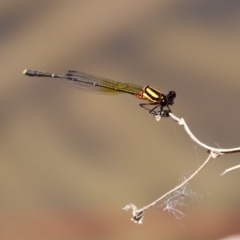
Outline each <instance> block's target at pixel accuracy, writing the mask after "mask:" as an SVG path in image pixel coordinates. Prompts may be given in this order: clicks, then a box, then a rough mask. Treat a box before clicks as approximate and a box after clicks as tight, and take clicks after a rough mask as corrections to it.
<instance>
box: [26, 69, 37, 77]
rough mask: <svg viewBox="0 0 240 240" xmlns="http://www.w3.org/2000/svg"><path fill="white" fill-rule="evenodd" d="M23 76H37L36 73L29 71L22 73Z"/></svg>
mask: <svg viewBox="0 0 240 240" xmlns="http://www.w3.org/2000/svg"><path fill="white" fill-rule="evenodd" d="M23 74H25V75H27V76H37V71H32V70H29V69H25V70H24V71H23Z"/></svg>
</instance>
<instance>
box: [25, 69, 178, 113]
mask: <svg viewBox="0 0 240 240" xmlns="http://www.w3.org/2000/svg"><path fill="white" fill-rule="evenodd" d="M23 73H24V74H25V75H27V76H31V77H50V78H59V79H63V80H66V81H67V82H71V83H73V84H74V86H75V87H77V88H80V89H83V90H93V91H98V92H103V93H106V94H118V93H128V94H131V95H134V96H135V97H137V98H139V99H143V100H146V101H148V102H147V103H140V104H139V105H140V106H141V107H143V108H144V109H147V110H148V111H149V113H151V114H154V115H160V116H161V117H168V116H169V112H171V110H170V108H169V105H173V103H174V98H175V97H176V93H175V92H174V91H170V92H169V93H168V94H167V95H165V94H163V93H162V92H161V91H160V90H159V89H156V88H153V87H151V86H149V85H147V86H144V87H141V86H138V85H135V84H131V83H125V82H117V81H113V80H110V79H107V78H102V77H97V76H94V75H90V74H87V73H83V72H78V71H74V70H69V71H68V72H67V73H66V74H63V75H57V74H53V73H47V72H42V71H33V70H24V71H23ZM149 107H150V108H149ZM151 107H152V108H151ZM158 107H159V108H160V110H159V111H157V110H156V109H157V108H158ZM164 108H165V109H164ZM166 108H167V109H166Z"/></svg>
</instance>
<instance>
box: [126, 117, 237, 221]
mask: <svg viewBox="0 0 240 240" xmlns="http://www.w3.org/2000/svg"><path fill="white" fill-rule="evenodd" d="M169 116H170V117H171V118H172V119H173V120H174V121H176V122H178V124H179V125H182V126H183V127H184V129H185V131H186V132H187V134H188V135H189V136H190V138H191V139H192V140H193V141H194V142H196V143H197V144H198V145H199V146H201V147H203V148H205V149H206V150H207V151H208V153H209V155H208V157H207V159H206V160H205V162H204V163H203V164H202V165H201V166H200V167H199V168H198V169H197V170H196V171H195V172H194V173H193V174H191V175H190V176H189V177H188V178H186V179H184V180H183V181H182V182H181V183H180V184H179V185H178V186H176V187H175V188H173V189H172V190H170V191H169V192H167V193H165V194H164V195H162V196H161V197H159V198H158V199H157V200H155V201H153V202H152V203H150V204H149V205H147V206H145V207H142V208H140V209H138V208H137V207H136V206H135V205H134V204H129V205H127V206H126V207H125V208H124V210H129V209H131V210H132V214H133V217H132V221H134V222H135V223H139V224H141V223H142V220H143V214H144V212H145V211H146V210H147V209H149V208H151V207H153V206H155V205H156V204H157V203H159V202H160V201H162V200H163V199H165V200H164V202H163V205H164V206H165V208H164V209H163V210H168V211H169V212H172V213H173V214H174V215H175V216H176V217H177V218H179V217H181V216H183V215H184V213H182V212H181V211H180V210H179V209H177V207H179V206H182V205H183V201H182V200H180V197H183V196H189V195H190V194H191V193H193V192H191V191H189V190H188V192H184V191H186V190H187V188H184V186H186V185H187V184H188V183H189V181H190V180H191V179H193V178H194V177H195V176H196V175H197V174H198V173H199V172H200V171H201V170H202V169H203V168H204V167H205V166H206V165H207V164H208V163H209V161H210V160H211V159H215V158H217V157H218V156H221V155H224V154H229V153H236V152H240V148H231V149H221V148H214V147H210V146H208V145H206V144H204V143H202V142H200V141H199V140H198V139H197V138H196V137H195V136H194V135H193V133H192V132H191V131H190V129H189V127H188V126H187V124H186V122H185V121H184V119H183V118H181V119H180V118H178V117H176V116H175V115H173V114H172V113H169ZM160 119H161V116H156V120H157V121H159V120H160ZM239 167H240V165H238V166H235V167H233V168H229V169H227V170H225V171H224V172H223V173H222V175H224V174H225V173H227V172H229V171H232V170H234V169H236V168H239Z"/></svg>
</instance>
